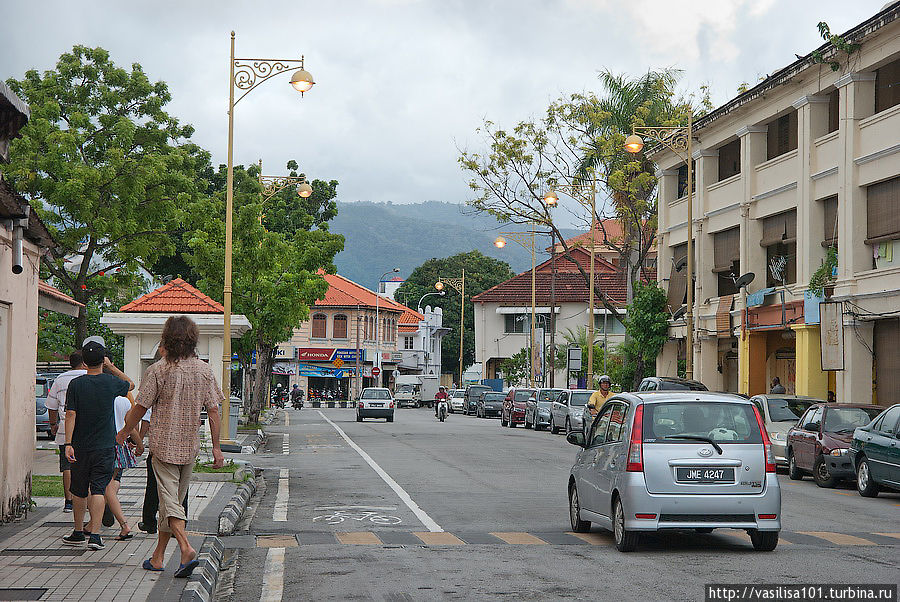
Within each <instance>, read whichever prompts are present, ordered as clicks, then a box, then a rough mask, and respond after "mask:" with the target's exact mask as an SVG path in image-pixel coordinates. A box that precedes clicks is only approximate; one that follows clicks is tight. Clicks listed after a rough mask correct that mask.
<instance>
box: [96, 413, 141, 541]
mask: <svg viewBox="0 0 900 602" xmlns="http://www.w3.org/2000/svg"><path fill="white" fill-rule="evenodd" d="M132 405H133V404H132V402H131V400H130V399H129V398H128V397H122V396H119V397H116V400H115V406H114V408H113V409H114V412H115V421H116V432H118V431H119V430H121V429H124V428H125V416H126V415H127V414H128V411H129V410H130V409H131V406H132ZM129 438H130V439H131V441H132V442H133V445H134V447H135V452H134V453H132V451H131V447H130V446H129V444H128V443H127V442H126V443H123V444H121V445H119V444H116V460H115V463H114V465H113V466H114V468H113V470H114V472H113V478H112V480H110V482H109V485H107V486H106V491H104V492H103V497H104V499H105V500H106V510H105V511H104V514H103V524H104V526H107V527H111V526H112V522H111V521H110V522H109V523H107V520H106V513H107V512H109V514H110V515H111V517H112V518H113V519H114V520H116V521H118V523H119V535H118V536H117V537H116V538H115V539H116V540H117V541H126V540H128V539H131V538H132V537H134V533H132V532H131V528H130V527H129V525H128V519H126V518H125V513H124V512H122V504H120V503H119V485H120V484H121V482H122V474H123V473H124V472H125V469H127V468H134V467H135V466H136V465H137V462H136V460H135V457H134V456H135V454H136V455H138V456H140V455H142V454H143V453H144V443H143V441H141V435H140V433H139V431H138V429H134V430H133V431H132V432H131V435H129Z"/></svg>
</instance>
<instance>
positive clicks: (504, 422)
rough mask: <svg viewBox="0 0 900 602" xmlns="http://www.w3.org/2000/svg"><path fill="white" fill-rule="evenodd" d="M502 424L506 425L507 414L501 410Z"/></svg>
mask: <svg viewBox="0 0 900 602" xmlns="http://www.w3.org/2000/svg"><path fill="white" fill-rule="evenodd" d="M500 426H506V414H504V413H503V412H500Z"/></svg>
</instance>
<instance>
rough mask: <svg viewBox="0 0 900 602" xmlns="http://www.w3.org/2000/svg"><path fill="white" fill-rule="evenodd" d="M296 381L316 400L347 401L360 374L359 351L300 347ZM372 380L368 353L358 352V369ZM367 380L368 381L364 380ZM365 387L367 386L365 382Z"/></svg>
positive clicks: (297, 350) (298, 349)
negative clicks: (358, 373) (367, 363)
mask: <svg viewBox="0 0 900 602" xmlns="http://www.w3.org/2000/svg"><path fill="white" fill-rule="evenodd" d="M294 365H295V366H296V369H297V371H296V375H297V376H296V382H297V384H299V386H300V388H301V389H303V390H304V391H305V392H306V398H307V399H309V400H311V401H315V400H326V399H331V400H347V399H350V396H351V391H352V390H353V381H354V379H355V378H356V375H357V350H356V349H346V348H329V347H297V348H296V349H295V350H294ZM366 368H368V375H369V376H370V377H371V364H369V365H368V366H366V351H365V349H360V350H359V369H360V373H362V374H363V376H365V375H366V372H367V370H366ZM364 380H365V379H364ZM362 386H366V385H365V383H364V384H363V385H362Z"/></svg>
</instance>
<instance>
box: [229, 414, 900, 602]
mask: <svg viewBox="0 0 900 602" xmlns="http://www.w3.org/2000/svg"><path fill="white" fill-rule="evenodd" d="M268 432H269V442H268V444H267V446H266V448H265V449H263V450H261V452H260V456H259V457H258V460H257V463H258V465H259V466H260V467H262V468H264V469H265V473H264V475H265V487H264V491H262V492H261V494H260V495H259V496H258V505H257V506H255V508H253V509H251V513H252V520H249V521H248V522H249V525H248V527H249V531H248V532H246V534H244V535H237V536H234V537H231V538H227V540H226V545H227V546H228V547H229V548H230V549H231V551H230V554H229V557H230V564H231V566H232V571H231V573H230V575H229V574H226V576H225V579H223V582H222V587H221V588H220V590H219V598H220V599H225V600H234V601H237V600H256V599H264V600H280V599H291V600H294V599H308V600H324V599H374V600H419V599H448V598H461V599H467V600H468V599H496V598H500V597H517V598H534V599H557V598H574V599H586V598H591V599H612V598H614V597H615V598H618V599H644V600H672V599H684V600H698V599H703V584H704V583H710V582H716V583H744V582H752V583H772V582H775V583H819V582H824V583H834V582H837V583H856V582H860V581H862V582H868V583H897V582H898V580H900V554H898V550H900V520H898V517H900V494H882V495H881V496H880V497H879V498H876V499H864V498H861V497H860V496H858V495H857V494H856V492H855V491H854V490H853V489H852V488H851V487H846V488H839V489H834V490H825V489H820V488H818V487H816V485H815V484H814V483H812V481H811V480H806V481H803V482H793V481H790V480H788V479H787V477H786V476H784V475H782V476H781V481H782V484H783V486H784V489H783V493H784V500H783V502H784V503H783V516H784V517H785V519H784V524H785V531H783V532H782V539H781V543H780V544H779V547H778V549H777V550H776V551H775V552H772V553H760V552H754V551H753V549H752V547H751V546H750V544H749V541H747V538H746V535H745V534H744V533H743V532H732V531H716V532H714V533H712V534H710V535H700V534H694V533H672V534H668V535H664V536H659V537H652V538H650V539H649V540H648V541H647V542H646V543H645V545H644V547H643V549H642V550H641V551H639V552H637V553H633V554H628V555H624V554H621V553H619V552H617V551H616V550H615V548H614V547H613V545H612V541H611V537H610V536H609V534H607V533H604V532H602V531H599V530H596V529H595V530H594V531H593V532H592V533H590V534H587V535H586V536H580V537H578V536H575V535H573V534H571V533H569V529H570V527H569V522H568V515H567V499H566V489H565V485H566V480H567V477H568V471H569V468H570V467H571V464H572V460H573V457H574V455H575V451H576V450H575V448H573V447H572V446H571V445H569V444H568V443H566V441H565V439H564V438H563V437H562V436H554V435H550V434H549V433H546V432H539V433H536V432H533V431H529V430H525V429H523V428H521V427H517V428H516V429H507V428H501V427H500V425H499V421H498V420H496V419H492V420H486V419H479V418H474V417H467V416H460V415H458V414H456V415H452V416H451V417H450V419H449V420H448V421H447V422H446V423H443V424H441V423H439V422H437V421H436V420H435V419H434V417H433V415H432V414H431V413H430V412H429V411H428V410H426V409H420V410H398V412H397V414H396V420H395V422H393V423H386V422H384V421H382V420H367V421H365V422H363V423H357V422H356V421H355V415H354V413H353V411H352V410H340V409H333V410H321V411H320V410H315V409H309V408H307V409H304V410H302V411H296V410H287V411H286V412H285V413H284V414H283V416H279V419H278V420H277V421H276V422H275V423H274V424H273V426H271V427H269V428H268ZM342 433H343V434H342ZM885 533H887V534H889V535H883V534H885Z"/></svg>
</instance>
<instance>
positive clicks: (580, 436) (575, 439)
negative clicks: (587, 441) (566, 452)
mask: <svg viewBox="0 0 900 602" xmlns="http://www.w3.org/2000/svg"><path fill="white" fill-rule="evenodd" d="M566 441H568V442H569V443H571V444H572V445H577V446H578V447H584V433H579V432H578V431H572V432H571V433H569V434H568V435H566Z"/></svg>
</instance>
